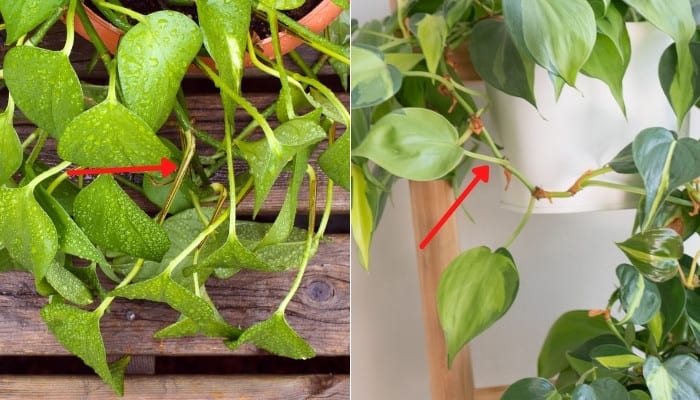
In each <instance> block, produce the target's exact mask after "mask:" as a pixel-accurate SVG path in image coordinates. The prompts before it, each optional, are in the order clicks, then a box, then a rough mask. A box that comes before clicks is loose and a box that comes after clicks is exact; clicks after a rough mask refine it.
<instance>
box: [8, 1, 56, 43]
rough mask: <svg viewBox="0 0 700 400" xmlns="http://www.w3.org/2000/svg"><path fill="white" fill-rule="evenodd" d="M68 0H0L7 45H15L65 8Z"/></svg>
mask: <svg viewBox="0 0 700 400" xmlns="http://www.w3.org/2000/svg"><path fill="white" fill-rule="evenodd" d="M66 3H67V0H0V13H2V19H3V22H5V29H6V30H7V43H8V44H9V43H14V42H15V41H16V40H17V39H19V37H20V36H22V35H24V34H25V33H29V31H31V30H32V29H34V28H36V27H37V26H39V24H41V23H42V22H44V21H45V20H47V19H48V18H49V17H50V16H51V15H52V14H53V13H55V12H56V11H58V9H59V8H60V7H62V6H64V5H65V4H66Z"/></svg>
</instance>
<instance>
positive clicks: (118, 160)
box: [58, 100, 170, 167]
mask: <svg viewBox="0 0 700 400" xmlns="http://www.w3.org/2000/svg"><path fill="white" fill-rule="evenodd" d="M58 155H59V156H61V158H62V159H64V160H68V161H71V162H73V163H75V164H78V165H80V166H82V167H123V166H130V165H158V164H160V160H161V158H163V157H165V158H168V157H170V151H169V150H168V148H167V147H165V145H164V144H163V143H162V142H161V141H160V139H158V137H157V136H156V135H155V134H154V133H153V131H152V130H151V129H150V128H149V127H148V125H147V124H146V123H145V122H144V121H143V120H142V119H141V118H139V117H138V116H137V115H136V114H134V113H133V112H131V111H129V110H128V109H127V108H126V107H124V106H123V105H121V104H119V103H116V102H113V101H110V100H107V101H106V102H104V103H101V104H98V105H96V106H95V107H93V108H91V109H89V110H87V111H85V112H84V113H82V114H80V115H79V116H77V117H76V118H75V119H73V120H72V121H71V122H70V124H68V126H67V127H66V129H65V132H64V134H63V136H62V137H61V139H60V140H59V142H58Z"/></svg>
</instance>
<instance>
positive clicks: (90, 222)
mask: <svg viewBox="0 0 700 400" xmlns="http://www.w3.org/2000/svg"><path fill="white" fill-rule="evenodd" d="M73 214H74V217H75V222H77V223H78V226H80V227H81V228H82V229H83V231H84V232H85V234H86V235H87V237H88V238H90V240H91V241H92V242H93V243H95V244H97V245H98V246H102V247H104V248H105V249H110V250H116V251H120V252H124V253H126V254H130V255H133V256H135V257H141V258H145V259H147V260H160V259H161V258H162V257H163V255H164V254H165V252H166V251H168V248H169V247H170V240H168V235H167V234H166V233H165V230H164V229H163V227H162V226H160V225H158V224H156V223H155V221H153V220H152V219H151V218H150V217H149V216H148V215H147V214H146V213H145V212H144V211H143V210H142V209H141V208H140V207H139V206H138V205H136V203H134V201H133V200H132V199H131V198H130V197H129V196H128V195H127V194H126V193H124V191H123V190H122V189H121V188H120V187H119V185H118V184H117V182H115V180H114V178H113V177H112V176H111V175H101V176H100V177H99V178H97V179H95V181H94V182H92V183H91V184H90V185H88V186H87V187H86V188H85V189H83V190H82V191H81V192H80V194H78V196H77V197H76V198H75V204H74V209H73Z"/></svg>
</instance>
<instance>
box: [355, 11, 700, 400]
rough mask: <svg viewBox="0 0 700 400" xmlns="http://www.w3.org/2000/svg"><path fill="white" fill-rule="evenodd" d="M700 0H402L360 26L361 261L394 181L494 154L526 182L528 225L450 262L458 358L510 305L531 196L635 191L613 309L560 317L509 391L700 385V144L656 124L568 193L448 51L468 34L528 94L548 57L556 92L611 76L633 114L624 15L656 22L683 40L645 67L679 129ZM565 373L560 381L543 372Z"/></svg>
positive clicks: (443, 174) (483, 60)
mask: <svg viewBox="0 0 700 400" xmlns="http://www.w3.org/2000/svg"><path fill="white" fill-rule="evenodd" d="M693 4H694V3H693V2H691V1H688V0H673V1H636V0H629V1H617V0H612V1H607V0H605V1H604V0H590V1H586V0H571V1H568V0H567V1H550V0H504V1H502V2H490V1H452V0H443V1H427V0H415V1H403V2H399V4H398V8H397V10H396V12H394V13H393V14H392V15H391V16H389V17H387V18H386V19H384V20H383V21H381V22H379V21H373V22H370V23H368V24H366V25H365V26H363V27H361V28H357V29H356V30H355V31H354V33H353V45H352V67H353V80H352V83H351V85H352V86H351V90H352V111H351V112H352V122H353V131H352V181H353V193H352V197H353V205H352V216H353V226H352V228H353V237H354V240H355V243H356V245H357V248H358V250H359V253H360V260H361V262H362V263H363V264H364V265H365V267H367V266H368V263H369V248H370V243H371V238H372V232H373V231H374V229H375V227H376V226H377V224H378V223H379V221H380V218H381V215H382V210H383V208H384V204H385V202H386V199H387V197H388V194H389V193H390V189H391V185H392V184H393V182H394V181H395V180H396V179H397V178H406V179H410V180H416V181H428V180H436V179H447V180H449V181H450V182H451V183H452V185H453V186H454V187H455V188H457V187H459V186H460V185H461V182H462V180H463V179H464V177H465V176H466V175H467V174H469V171H470V169H471V168H472V166H473V163H474V162H478V163H484V162H486V163H491V164H493V165H496V166H499V167H500V168H502V169H503V172H504V173H505V176H506V178H507V181H508V184H516V183H515V182H511V180H515V181H518V183H519V184H522V185H524V186H525V187H526V188H527V189H528V191H529V192H530V193H531V200H530V207H529V209H528V211H527V212H526V214H525V216H524V217H523V221H522V223H521V224H520V225H519V226H518V227H517V228H516V230H515V232H514V233H513V235H512V236H511V237H510V238H509V239H508V240H507V241H506V242H505V244H504V245H503V247H501V248H499V249H497V250H492V249H489V248H487V247H477V248H474V249H470V250H467V251H465V252H464V253H462V254H460V255H459V256H457V257H456V258H455V259H454V260H453V261H452V262H451V263H450V265H448V266H447V269H446V270H445V272H443V275H442V277H441V280H440V284H439V287H438V293H437V306H438V310H437V311H438V316H439V319H440V323H441V325H442V328H443V331H444V334H445V338H446V342H447V351H448V358H447V360H445V361H446V362H447V363H448V364H451V362H452V360H453V359H454V357H455V355H456V354H457V352H458V351H459V350H460V349H461V348H462V347H463V346H464V345H466V344H467V343H468V342H469V341H470V340H471V339H472V338H474V337H475V336H476V335H478V334H480V333H481V332H483V331H484V330H486V329H487V328H488V327H489V326H491V325H492V324H493V323H494V322H495V321H497V320H498V319H499V318H501V317H502V316H503V315H504V314H505V313H506V312H507V310H508V309H509V308H510V306H511V305H512V303H513V301H514V299H515V297H516V294H517V290H518V285H519V278H518V271H517V268H516V264H515V260H514V259H513V257H512V256H511V254H510V253H509V251H508V247H509V246H510V244H511V243H512V241H513V240H514V239H515V238H516V237H517V235H518V233H519V232H520V231H521V230H522V229H523V227H524V226H525V224H526V222H527V220H528V217H529V216H530V214H531V211H532V207H533V206H534V203H535V201H538V200H540V201H565V200H560V199H559V198H566V197H571V196H574V195H575V194H576V193H577V192H579V191H580V190H583V189H585V188H586V187H589V186H598V187H608V188H611V190H613V189H615V190H623V191H627V192H631V193H636V194H639V195H640V202H639V208H638V211H637V218H636V221H635V223H634V226H633V227H632V231H633V233H632V236H631V237H630V238H628V239H626V240H621V241H620V243H618V247H619V248H620V249H621V250H622V251H623V252H624V253H625V254H626V255H627V257H629V260H630V263H629V264H624V265H621V266H619V267H618V268H617V273H618V277H619V278H620V287H619V289H618V290H616V292H615V293H614V294H613V296H612V297H611V300H610V302H609V304H608V306H607V307H606V308H605V309H604V310H602V311H600V312H594V313H592V314H591V315H590V316H589V314H588V313H587V312H582V311H581V312H574V313H570V314H566V315H565V316H564V317H562V319H561V320H560V321H558V322H557V324H555V326H554V327H553V328H552V331H551V332H550V335H549V336H548V338H547V341H546V343H545V345H544V347H543V350H542V354H541V356H540V365H539V367H540V370H539V374H540V376H541V378H532V379H527V380H523V381H520V382H518V383H516V384H515V385H513V386H512V387H511V388H509V390H508V391H507V392H506V394H505V398H507V399H525V398H527V399H555V398H562V397H563V398H575V399H584V398H586V399H588V398H594V399H595V398H597V399H603V398H604V399H609V398H614V399H617V398H618V397H619V398H628V396H636V397H631V398H635V399H636V398H641V399H643V398H649V397H650V396H651V397H652V398H654V399H671V398H673V399H675V398H678V399H680V398H697V397H698V396H700V394H698V393H700V362H698V359H697V356H698V355H699V353H700V352H699V351H698V350H700V349H699V348H698V345H697V344H696V343H697V341H698V340H699V339H700V329H698V327H699V324H700V304H699V303H698V301H697V300H696V299H695V297H697V296H698V295H699V294H700V290H698V287H700V282H699V280H698V272H697V268H696V267H695V265H696V262H691V261H690V260H691V258H689V257H688V256H684V255H683V254H684V252H683V243H684V240H685V239H687V238H688V237H690V236H692V235H694V234H695V232H696V227H697V226H698V222H700V220H699V219H698V218H699V217H698V216H697V215H698V209H700V207H699V202H698V200H700V191H699V189H700V186H698V183H697V182H696V178H697V177H699V176H700V163H698V160H700V143H699V142H698V141H697V140H695V139H690V138H681V139H679V138H677V136H676V134H675V133H674V132H672V131H670V130H668V129H665V128H660V127H649V128H647V129H645V130H643V131H641V132H639V134H638V135H637V137H636V138H635V139H634V141H633V143H631V144H630V145H629V146H627V147H625V148H624V149H621V150H620V153H619V154H618V156H617V157H615V159H614V160H610V162H609V163H607V164H605V165H602V166H600V167H599V168H598V169H596V170H591V171H581V177H580V178H579V179H578V180H576V181H575V182H572V184H571V186H570V187H569V188H568V189H565V190H561V189H563V188H543V187H541V186H538V185H537V182H531V181H530V180H529V179H528V177H527V176H524V175H523V174H522V173H521V172H520V171H519V170H518V166H517V165H513V164H512V163H511V162H510V161H509V160H508V159H506V158H505V157H504V156H503V154H502V153H501V150H502V149H501V147H500V146H499V145H498V144H497V143H496V142H495V141H494V140H493V138H492V136H491V135H490V134H489V129H488V127H487V126H484V123H483V121H482V120H481V115H482V113H483V112H484V110H485V109H486V108H487V107H488V99H486V98H485V96H484V95H483V94H481V93H478V92H475V91H474V90H472V89H470V88H468V87H465V86H464V85H463V84H462V82H460V80H459V79H458V77H457V74H456V72H455V66H456V60H455V59H454V57H453V53H452V51H451V49H453V48H455V47H458V46H460V45H462V44H464V43H465V41H466V40H469V41H470V43H469V46H470V48H471V58H472V61H473V63H474V66H475V67H476V70H477V71H478V72H480V73H481V75H482V78H483V79H484V80H485V81H486V82H487V83H488V84H490V85H492V86H494V87H495V88H497V89H500V90H502V91H505V92H507V93H509V94H513V95H516V96H520V97H523V98H525V99H526V100H528V101H530V103H532V104H533V106H536V99H535V97H534V95H533V91H532V87H533V86H532V85H533V78H532V77H533V71H534V68H535V65H539V66H540V67H542V68H545V69H546V70H547V71H548V72H549V75H550V77H551V80H552V82H553V84H554V86H553V88H554V90H555V91H556V92H560V91H561V90H563V89H564V84H568V85H570V86H574V85H575V79H576V77H577V76H578V74H579V73H585V74H587V75H589V76H592V77H594V78H598V79H601V80H603V81H604V82H605V83H606V84H608V86H609V87H610V89H611V96H613V97H614V98H615V99H617V101H618V103H619V104H620V107H621V108H622V112H624V102H623V99H622V96H621V90H622V88H621V82H622V77H623V76H624V73H625V69H626V66H627V63H628V62H629V56H630V50H629V38H628V35H627V31H626V27H625V24H624V22H625V20H626V19H633V20H635V19H646V20H648V21H649V22H651V23H652V24H654V25H655V26H656V27H657V28H658V29H660V30H662V31H664V32H666V33H667V34H668V35H669V36H670V37H671V38H672V39H673V40H674V43H673V44H672V45H671V46H669V48H668V49H667V50H666V52H665V53H664V54H663V55H662V57H661V58H660V60H659V75H658V77H654V76H650V77H649V79H650V80H651V79H655V80H658V81H659V84H660V85H661V87H663V89H664V91H665V93H666V95H667V98H668V100H669V103H670V104H671V106H672V108H673V110H674V111H675V113H676V117H677V120H678V121H679V122H678V123H679V125H680V124H681V122H682V121H683V120H684V118H685V115H686V114H687V112H688V110H689V109H690V108H691V107H692V106H693V105H694V104H696V103H697V101H698V98H699V97H700V96H699V93H700V92H698V86H697V83H696V76H697V74H698V72H699V71H700V70H699V69H698V65H699V64H700V63H698V60H700V58H699V57H698V56H700V54H698V53H697V51H696V50H697V45H698V42H696V41H695V38H696V28H695V25H696V23H695V20H694V18H693V13H692V5H693ZM569 90H570V89H569ZM552 151H556V149H552ZM611 172H617V173H622V174H638V175H639V176H640V177H641V181H642V182H643V186H642V187H635V186H631V185H621V184H617V183H612V182H610V181H607V180H606V179H605V175H606V174H608V173H611ZM553 173H556V172H555V171H553ZM691 253H692V252H691ZM697 258H698V257H697V256H696V257H695V259H696V261H697ZM618 309H619V310H620V312H618V311H617V310H618ZM601 346H602V347H601ZM557 374H558V375H559V379H558V380H557V384H558V385H559V386H556V387H555V385H554V384H553V383H551V382H550V381H549V380H548V379H550V378H553V377H555V376H556V375H557ZM586 396H588V397H586ZM591 396H593V397H591ZM596 396H597V397H596Z"/></svg>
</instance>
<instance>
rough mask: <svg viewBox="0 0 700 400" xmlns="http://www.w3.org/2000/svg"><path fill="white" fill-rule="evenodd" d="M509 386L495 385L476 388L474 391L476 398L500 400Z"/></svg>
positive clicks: (478, 399)
mask: <svg viewBox="0 0 700 400" xmlns="http://www.w3.org/2000/svg"><path fill="white" fill-rule="evenodd" d="M507 387H508V386H493V387H487V388H479V389H476V391H475V393H474V398H475V400H500V398H501V395H503V392H505V391H506V388H507Z"/></svg>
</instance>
